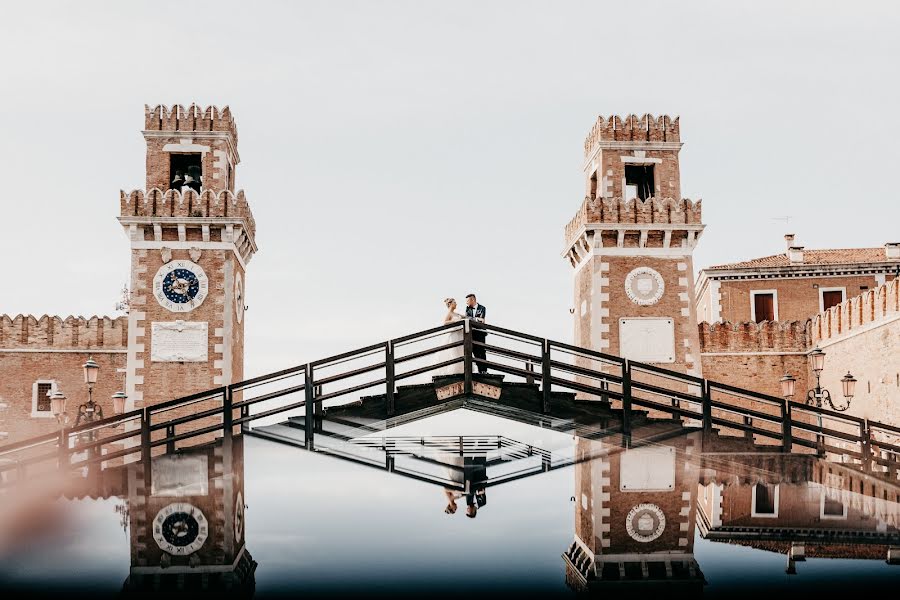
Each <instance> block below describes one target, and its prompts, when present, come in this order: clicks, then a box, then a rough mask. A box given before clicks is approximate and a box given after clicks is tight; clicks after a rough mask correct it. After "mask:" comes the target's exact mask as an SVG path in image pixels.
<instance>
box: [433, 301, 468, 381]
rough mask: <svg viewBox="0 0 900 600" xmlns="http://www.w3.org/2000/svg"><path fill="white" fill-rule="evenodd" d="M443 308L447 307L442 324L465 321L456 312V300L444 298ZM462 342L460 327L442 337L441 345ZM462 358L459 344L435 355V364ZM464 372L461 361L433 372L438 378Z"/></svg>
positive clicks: (461, 348)
mask: <svg viewBox="0 0 900 600" xmlns="http://www.w3.org/2000/svg"><path fill="white" fill-rule="evenodd" d="M444 306H446V307H447V314H446V315H444V324H445V325H446V324H447V323H453V322H455V321H462V320H463V319H465V317H464V316H462V315H461V314H459V313H458V312H456V300H454V299H453V298H444ZM462 341H463V330H462V327H460V328H458V329H454V330H452V331H451V332H450V333H448V334H447V335H445V336H444V337H443V341H442V343H441V345H442V346H443V345H445V344H452V343H454V342H462ZM462 357H463V347H462V344H460V345H459V346H458V347H456V348H448V349H447V350H443V351H441V352H439V353H438V355H437V362H439V363H442V362H446V361H448V360H453V359H454V358H462ZM464 371H465V366H464V364H463V362H462V361H460V362H458V363H456V364H452V365H448V366H446V367H441V368H440V369H438V370H437V371H435V373H434V374H435V375H436V376H438V377H441V376H446V375H462V374H463V372H464Z"/></svg>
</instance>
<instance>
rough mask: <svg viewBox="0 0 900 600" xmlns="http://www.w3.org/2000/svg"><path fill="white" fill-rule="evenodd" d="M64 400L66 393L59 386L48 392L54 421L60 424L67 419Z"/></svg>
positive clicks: (63, 423)
mask: <svg viewBox="0 0 900 600" xmlns="http://www.w3.org/2000/svg"><path fill="white" fill-rule="evenodd" d="M66 400H67V398H66V395H65V394H63V393H62V391H61V390H60V389H59V388H56V391H54V392H52V393H51V394H50V412H52V413H53V416H54V417H56V422H57V423H59V424H60V425H65V424H66V423H67V422H68V421H69V418H68V415H66Z"/></svg>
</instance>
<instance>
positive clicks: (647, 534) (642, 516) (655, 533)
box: [625, 504, 666, 543]
mask: <svg viewBox="0 0 900 600" xmlns="http://www.w3.org/2000/svg"><path fill="white" fill-rule="evenodd" d="M665 529H666V515H664V514H663V511H662V509H660V508H659V507H658V506H657V505H655V504H638V505H637V506H635V507H634V508H632V509H631V510H630V511H629V512H628V516H627V517H625V531H627V532H628V535H630V536H631V537H632V539H634V540H636V541H638V542H643V543H647V542H652V541H653V540H655V539H656V538H658V537H659V536H661V535H662V533H663V531H664V530H665Z"/></svg>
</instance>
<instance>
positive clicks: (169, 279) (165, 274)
mask: <svg viewBox="0 0 900 600" xmlns="http://www.w3.org/2000/svg"><path fill="white" fill-rule="evenodd" d="M208 293H209V279H207V277H206V273H205V272H204V271H203V268H202V267H201V266H200V265H198V264H196V263H193V262H191V261H189V260H173V261H171V262H168V263H166V264H164V265H163V266H161V267H160V268H159V271H157V272H156V276H155V277H154V278H153V296H154V297H155V298H156V301H157V302H159V303H160V305H161V306H163V307H164V308H167V309H168V310H170V311H172V312H190V311H192V310H194V309H195V308H197V307H198V306H200V305H201V304H203V301H204V300H206V296H207V294H208Z"/></svg>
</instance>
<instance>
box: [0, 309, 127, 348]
mask: <svg viewBox="0 0 900 600" xmlns="http://www.w3.org/2000/svg"><path fill="white" fill-rule="evenodd" d="M127 345H128V317H116V318H110V317H97V316H94V317H91V318H89V319H88V318H84V317H71V316H70V317H66V318H65V319H62V318H60V317H57V316H48V315H44V316H42V317H40V318H35V317H34V316H32V315H16V316H15V317H13V318H10V316H9V315H0V349H3V350H50V349H56V350H92V349H105V350H124V349H125V347H126V346H127Z"/></svg>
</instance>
